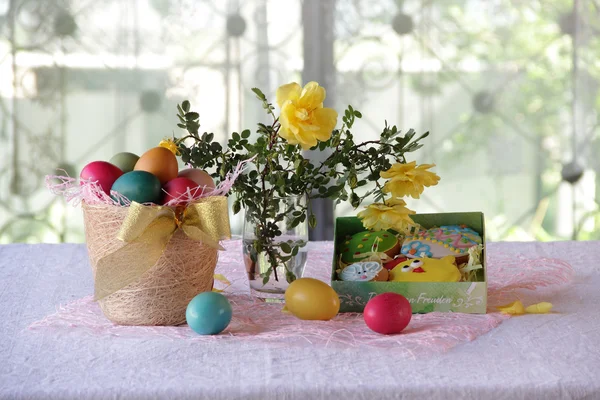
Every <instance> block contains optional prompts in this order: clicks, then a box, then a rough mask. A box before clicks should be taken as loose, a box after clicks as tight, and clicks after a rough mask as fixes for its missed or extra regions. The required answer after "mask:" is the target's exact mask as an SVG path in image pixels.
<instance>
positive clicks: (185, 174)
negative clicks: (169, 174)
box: [177, 168, 215, 189]
mask: <svg viewBox="0 0 600 400" xmlns="http://www.w3.org/2000/svg"><path fill="white" fill-rule="evenodd" d="M177 176H179V177H181V178H188V179H191V180H193V181H194V182H196V183H197V184H198V185H197V186H200V187H205V186H206V189H214V187H215V181H214V180H213V178H212V177H211V176H210V175H209V174H208V173H207V172H205V171H203V170H201V169H196V168H187V169H182V170H181V171H179V175H177Z"/></svg>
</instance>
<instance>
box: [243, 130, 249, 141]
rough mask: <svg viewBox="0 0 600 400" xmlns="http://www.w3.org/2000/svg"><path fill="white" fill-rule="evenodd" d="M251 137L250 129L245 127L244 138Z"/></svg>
mask: <svg viewBox="0 0 600 400" xmlns="http://www.w3.org/2000/svg"><path fill="white" fill-rule="evenodd" d="M249 137H250V131H249V130H248V129H245V130H243V131H242V138H244V139H248V138H249Z"/></svg>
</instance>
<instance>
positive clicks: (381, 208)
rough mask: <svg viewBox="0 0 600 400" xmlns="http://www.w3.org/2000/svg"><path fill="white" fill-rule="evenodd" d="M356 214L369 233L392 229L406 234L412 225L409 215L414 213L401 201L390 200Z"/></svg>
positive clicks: (370, 206)
mask: <svg viewBox="0 0 600 400" xmlns="http://www.w3.org/2000/svg"><path fill="white" fill-rule="evenodd" d="M365 208H366V210H363V211H361V212H359V213H358V218H360V219H362V223H363V226H364V227H365V228H366V229H369V230H371V231H382V230H387V229H393V230H395V231H397V232H407V231H408V230H410V228H411V227H412V226H413V225H414V222H413V220H412V219H411V218H410V216H409V215H410V214H414V213H415V212H414V211H412V210H409V209H408V208H406V202H404V200H401V199H391V200H388V201H387V202H385V203H374V204H370V205H369V206H367V207H365Z"/></svg>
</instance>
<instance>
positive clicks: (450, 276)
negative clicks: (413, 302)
mask: <svg viewBox="0 0 600 400" xmlns="http://www.w3.org/2000/svg"><path fill="white" fill-rule="evenodd" d="M454 262H455V259H454V256H446V257H444V258H441V259H435V258H413V259H411V260H406V261H405V262H403V263H400V264H398V265H397V266H396V267H395V268H394V269H393V270H391V271H390V281H394V282H458V281H459V280H460V271H459V270H458V268H457V267H456V264H455V263H454Z"/></svg>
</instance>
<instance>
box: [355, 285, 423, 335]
mask: <svg viewBox="0 0 600 400" xmlns="http://www.w3.org/2000/svg"><path fill="white" fill-rule="evenodd" d="M363 318H364V320H365V323H366V324H367V326H368V327H369V328H370V329H371V330H372V331H375V332H377V333H381V334H383V335H389V334H394V333H400V332H402V330H403V329H404V328H406V326H407V325H408V323H409V322H410V319H411V318H412V308H411V307H410V303H409V302H408V300H407V299H406V297H404V296H402V295H400V294H397V293H390V292H388V293H382V294H379V295H377V296H375V297H373V298H372V299H371V300H369V301H368V303H367V305H366V306H365V310H364V311H363Z"/></svg>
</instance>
